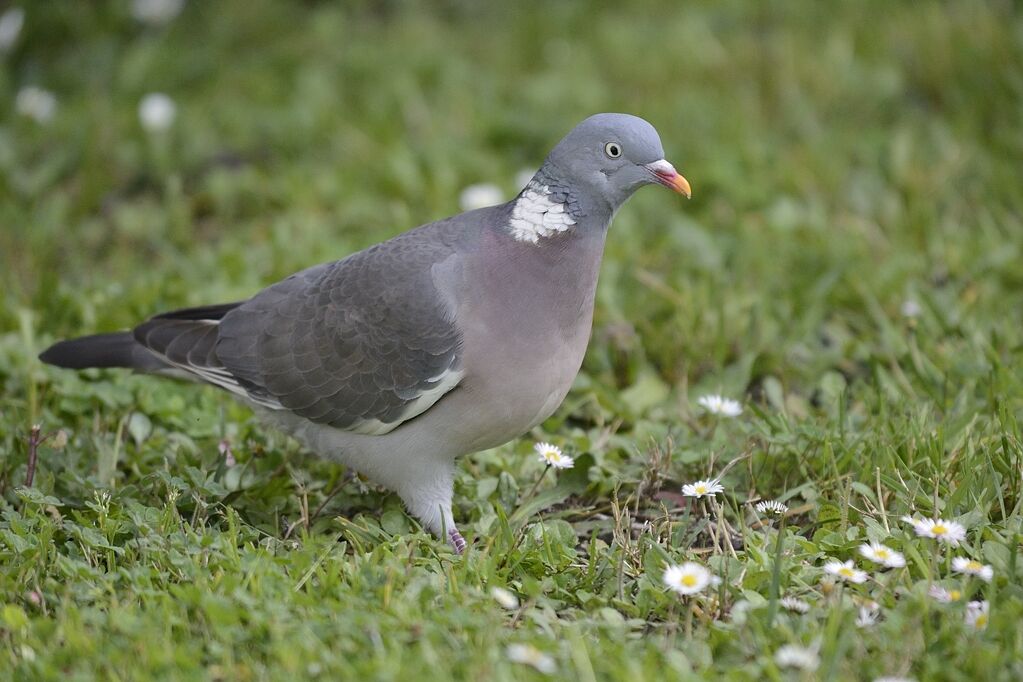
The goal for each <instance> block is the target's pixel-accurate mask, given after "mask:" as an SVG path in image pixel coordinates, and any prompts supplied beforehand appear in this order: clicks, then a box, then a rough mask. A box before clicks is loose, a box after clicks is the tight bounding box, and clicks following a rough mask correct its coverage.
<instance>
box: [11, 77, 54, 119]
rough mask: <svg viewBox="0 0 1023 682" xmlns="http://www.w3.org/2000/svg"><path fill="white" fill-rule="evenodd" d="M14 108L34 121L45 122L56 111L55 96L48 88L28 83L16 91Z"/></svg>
mask: <svg viewBox="0 0 1023 682" xmlns="http://www.w3.org/2000/svg"><path fill="white" fill-rule="evenodd" d="M14 108H15V109H16V110H17V112H18V113H19V114H21V115H22V116H27V117H28V118H30V119H32V120H33V121H35V122H36V123H46V122H48V121H50V120H51V119H52V118H53V115H54V114H55V113H57V96H56V95H54V94H53V93H52V92H50V91H49V90H43V89H42V88H37V87H35V86H34V85H29V86H28V87H25V88H22V89H21V90H19V91H18V94H17V96H16V97H15V99H14Z"/></svg>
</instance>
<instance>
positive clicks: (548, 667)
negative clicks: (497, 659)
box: [505, 644, 558, 675]
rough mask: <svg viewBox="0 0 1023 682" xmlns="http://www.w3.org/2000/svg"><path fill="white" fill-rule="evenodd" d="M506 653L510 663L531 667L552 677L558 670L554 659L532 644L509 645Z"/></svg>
mask: <svg viewBox="0 0 1023 682" xmlns="http://www.w3.org/2000/svg"><path fill="white" fill-rule="evenodd" d="M505 653H506V655H507V656H508V660H509V661H511V662H513V663H524V664H526V665H531V666H533V667H534V668H536V669H537V670H539V671H540V672H542V673H544V674H545V675H552V674H553V673H554V671H555V670H557V669H558V666H557V664H555V662H554V659H553V658H551V657H550V656H548V655H547V654H545V653H544V652H542V651H540V650H539V649H537V648H536V647H535V646H533V645H531V644H509V645H508V648H507V649H506V650H505Z"/></svg>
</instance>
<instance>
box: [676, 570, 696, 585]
mask: <svg viewBox="0 0 1023 682" xmlns="http://www.w3.org/2000/svg"><path fill="white" fill-rule="evenodd" d="M679 582H680V583H682V586H683V587H695V586H696V576H695V575H693V574H692V573H687V574H686V575H684V576H682V577H681V578H680V579H679Z"/></svg>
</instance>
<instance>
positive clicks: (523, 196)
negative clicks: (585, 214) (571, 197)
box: [508, 178, 576, 245]
mask: <svg viewBox="0 0 1023 682" xmlns="http://www.w3.org/2000/svg"><path fill="white" fill-rule="evenodd" d="M572 208H573V207H572V206H571V205H570V202H569V201H568V200H567V196H566V193H565V192H564V191H560V190H556V189H554V190H552V188H551V186H550V185H548V184H547V183H545V182H543V181H542V180H540V179H538V178H533V179H532V180H530V181H529V184H528V185H526V188H525V189H523V190H522V192H521V193H520V194H519V196H518V197H517V198H516V199H515V201H514V202H513V203H512V212H511V217H510V218H509V219H508V231H509V232H510V233H511V236H512V237H513V238H514V239H515V240H516V241H520V242H529V243H530V244H536V245H540V243H541V240H542V239H545V238H548V237H552V236H554V235H557V234H560V233H562V232H565V231H567V230H570V229H572V227H573V226H574V225H575V224H576V219H575V217H574V216H573V213H574V211H573V210H572Z"/></svg>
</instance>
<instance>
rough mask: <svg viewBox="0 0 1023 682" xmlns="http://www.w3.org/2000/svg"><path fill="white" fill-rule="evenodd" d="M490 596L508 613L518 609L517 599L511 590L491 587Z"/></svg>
mask: <svg viewBox="0 0 1023 682" xmlns="http://www.w3.org/2000/svg"><path fill="white" fill-rule="evenodd" d="M490 596H491V597H493V598H494V601H496V602H497V603H498V604H500V605H501V606H503V607H504V608H506V609H508V610H509V611H513V610H515V609H517V608H519V598H518V597H516V596H515V594H514V593H512V592H511V590H506V589H504V588H503V587H491V588H490Z"/></svg>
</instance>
